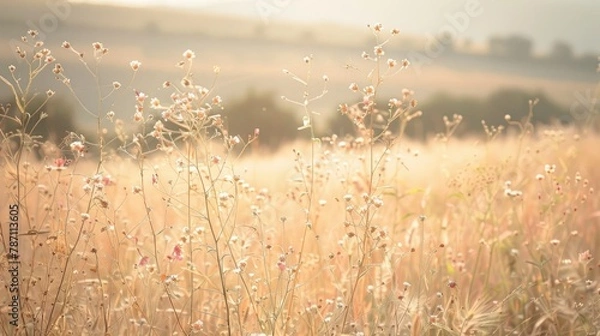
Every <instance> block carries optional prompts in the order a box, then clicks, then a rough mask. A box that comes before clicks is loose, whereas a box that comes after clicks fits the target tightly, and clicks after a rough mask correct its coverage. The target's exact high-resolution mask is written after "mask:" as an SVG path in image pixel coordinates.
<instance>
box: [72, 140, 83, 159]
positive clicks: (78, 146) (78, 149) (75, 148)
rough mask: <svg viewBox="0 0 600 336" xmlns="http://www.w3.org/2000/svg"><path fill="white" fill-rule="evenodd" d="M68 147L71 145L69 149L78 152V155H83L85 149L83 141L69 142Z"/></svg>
mask: <svg viewBox="0 0 600 336" xmlns="http://www.w3.org/2000/svg"><path fill="white" fill-rule="evenodd" d="M69 147H71V150H72V151H73V152H76V153H79V156H83V153H84V151H85V145H84V144H83V142H81V141H73V142H71V144H70V145H69Z"/></svg>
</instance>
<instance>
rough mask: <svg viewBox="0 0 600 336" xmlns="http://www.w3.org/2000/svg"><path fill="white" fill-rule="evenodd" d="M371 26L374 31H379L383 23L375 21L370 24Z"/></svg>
mask: <svg viewBox="0 0 600 336" xmlns="http://www.w3.org/2000/svg"><path fill="white" fill-rule="evenodd" d="M372 28H373V30H374V31H376V32H378V33H379V32H381V30H382V29H383V25H382V24H381V23H376V24H374V25H373V26H372Z"/></svg>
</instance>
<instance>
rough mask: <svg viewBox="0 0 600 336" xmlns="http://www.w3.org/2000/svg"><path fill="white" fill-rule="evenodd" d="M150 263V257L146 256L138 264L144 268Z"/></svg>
mask: <svg viewBox="0 0 600 336" xmlns="http://www.w3.org/2000/svg"><path fill="white" fill-rule="evenodd" d="M148 261H150V257H147V256H144V257H142V258H141V259H140V261H139V262H138V266H140V267H144V266H146V265H147V264H148Z"/></svg>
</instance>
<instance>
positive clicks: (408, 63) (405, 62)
mask: <svg viewBox="0 0 600 336" xmlns="http://www.w3.org/2000/svg"><path fill="white" fill-rule="evenodd" d="M409 65H410V61H409V60H407V59H403V60H402V67H403V68H408V66H409Z"/></svg>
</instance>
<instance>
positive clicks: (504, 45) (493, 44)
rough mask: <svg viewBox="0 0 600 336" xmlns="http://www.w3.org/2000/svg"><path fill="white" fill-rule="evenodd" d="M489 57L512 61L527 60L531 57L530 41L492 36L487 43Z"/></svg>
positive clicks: (531, 46)
mask: <svg viewBox="0 0 600 336" xmlns="http://www.w3.org/2000/svg"><path fill="white" fill-rule="evenodd" d="M488 48H489V52H490V54H491V55H494V56H501V57H506V58H512V59H527V58H530V57H531V53H532V50H533V42H531V40H530V39H528V38H526V37H523V36H519V35H512V36H509V37H505V38H503V37H498V36H492V37H490V39H489V41H488Z"/></svg>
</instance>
